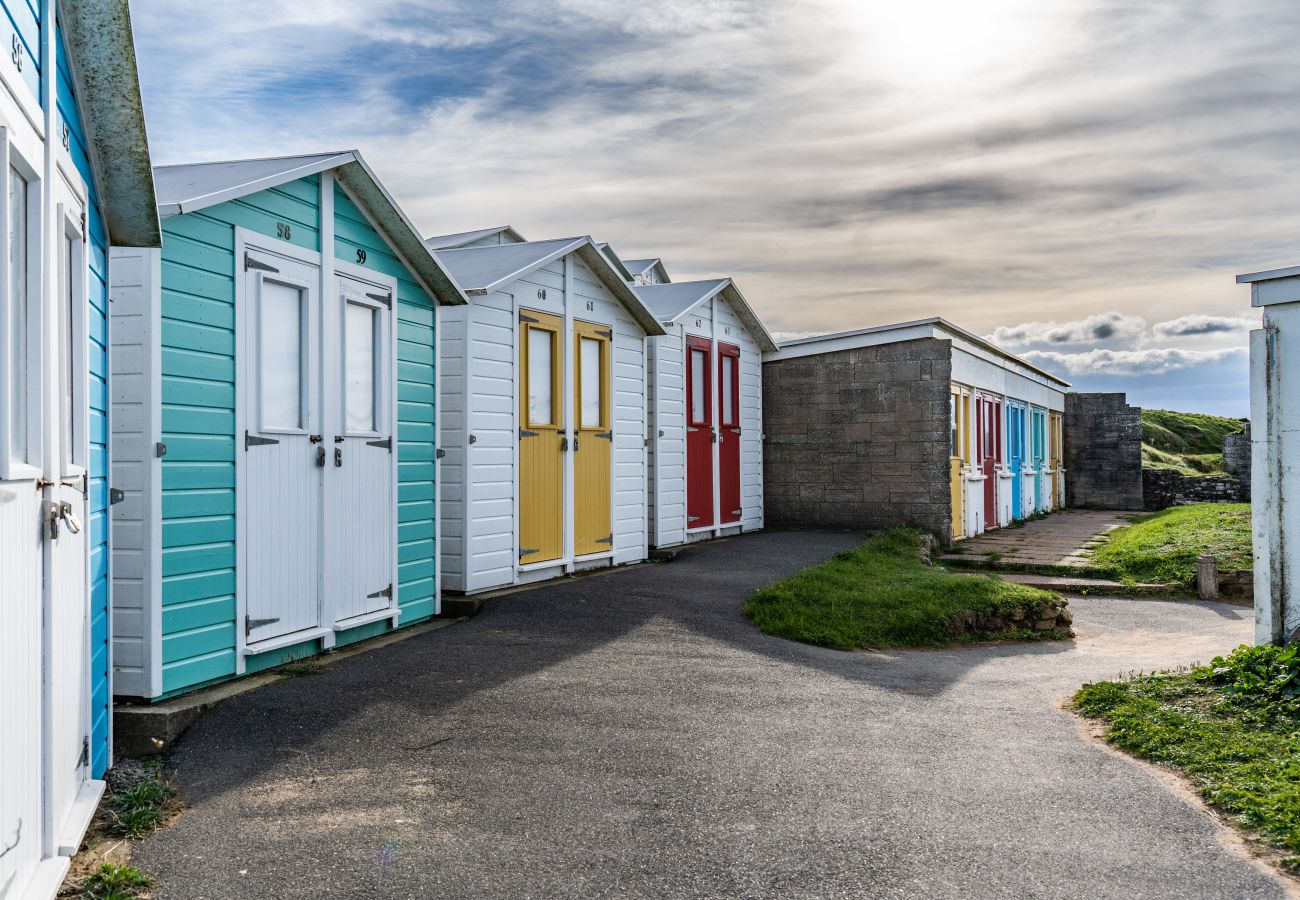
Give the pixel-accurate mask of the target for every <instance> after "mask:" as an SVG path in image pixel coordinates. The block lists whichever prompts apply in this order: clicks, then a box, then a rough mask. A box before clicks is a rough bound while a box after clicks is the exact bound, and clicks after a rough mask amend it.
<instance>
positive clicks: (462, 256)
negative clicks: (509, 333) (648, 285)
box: [436, 237, 665, 335]
mask: <svg viewBox="0 0 1300 900" xmlns="http://www.w3.org/2000/svg"><path fill="white" fill-rule="evenodd" d="M571 253H576V254H577V255H578V258H579V259H581V260H582V261H583V262H584V263H586V264H587V267H588V268H589V269H591V271H592V273H593V274H594V275H595V276H596V277H597V278H598V279H600V282H601V284H603V285H604V286H605V288H606V289H607V290H608V291H609V292H610V293H611V294H613V295H614V297H615V299H617V300H618V301H619V302H621V303H622V304H623V305H624V306H625V307H627V310H628V312H630V313H631V314H632V318H634V319H636V321H637V323H638V324H639V325H640V326H641V327H642V328H643V329H645V331H646V333H647V334H652V335H660V334H665V332H664V329H663V326H662V325H660V324H659V321H658V319H656V318H655V317H654V314H653V313H651V312H650V310H649V309H647V308H646V305H645V304H644V303H643V302H642V301H641V298H640V297H639V296H638V295H637V294H636V292H635V291H633V290H632V288H631V287H629V286H628V283H627V281H626V280H625V279H624V278H623V276H622V274H621V273H620V272H619V271H618V270H617V269H615V268H614V266H613V264H612V263H611V262H610V261H609V258H608V257H606V256H605V254H604V253H602V252H601V251H600V250H599V249H598V248H597V247H596V242H595V241H593V240H592V239H591V238H589V237H570V238H559V239H557V240H550V241H528V242H526V243H523V244H500V245H497V246H493V247H461V248H459V249H455V250H439V251H437V254H436V255H437V257H438V259H439V260H440V261H441V262H442V264H443V265H445V266H446V267H447V270H448V271H449V272H450V273H451V274H452V276H453V277H454V278H455V279H456V281H457V282H458V283H460V284H463V285H464V286H465V292H466V293H467V294H469V295H471V296H482V295H485V294H490V293H492V292H493V291H496V290H500V289H502V288H505V287H508V286H509V285H511V284H513V283H514V282H516V281H518V280H519V279H520V278H523V277H524V276H525V275H527V274H528V273H530V272H534V271H536V270H537V269H540V268H541V267H542V266H544V265H547V264H548V263H550V262H552V261H554V260H557V259H560V258H562V257H565V256H568V255H569V254H571Z"/></svg>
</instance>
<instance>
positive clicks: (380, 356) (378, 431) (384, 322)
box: [338, 269, 397, 438]
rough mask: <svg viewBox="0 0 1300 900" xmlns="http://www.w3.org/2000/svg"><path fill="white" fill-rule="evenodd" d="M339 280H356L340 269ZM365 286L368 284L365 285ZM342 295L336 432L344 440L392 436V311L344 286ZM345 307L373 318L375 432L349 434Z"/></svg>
mask: <svg viewBox="0 0 1300 900" xmlns="http://www.w3.org/2000/svg"><path fill="white" fill-rule="evenodd" d="M338 274H339V275H340V276H341V277H343V278H346V279H347V280H348V281H352V282H353V283H354V284H355V283H356V282H357V281H358V280H359V279H357V278H355V277H354V276H352V275H349V274H347V273H345V272H344V271H343V270H342V269H340V270H339V273H338ZM367 286H369V285H367ZM373 286H374V287H376V288H377V289H379V290H386V288H383V287H381V286H379V285H373ZM340 293H341V294H342V299H343V306H342V309H341V310H340V313H341V315H342V322H341V323H340V325H339V328H340V334H341V336H342V340H341V341H340V343H339V346H340V348H341V352H340V359H339V369H340V371H339V375H340V377H341V379H342V390H341V391H340V392H339V410H338V413H339V423H340V430H339V433H340V434H343V435H346V436H348V437H370V438H380V437H385V436H388V435H391V434H393V432H394V431H395V430H396V429H394V428H393V418H392V411H391V410H390V406H392V399H393V398H392V379H393V378H394V377H395V376H394V375H393V373H394V372H395V371H396V370H395V366H396V362H397V359H396V353H395V351H394V349H393V347H392V343H393V340H392V332H393V331H394V328H393V321H392V320H393V317H394V316H396V314H397V313H396V311H395V310H393V309H392V307H390V306H388V305H386V304H384V303H382V302H380V301H378V300H375V299H374V298H373V297H370V296H367V293H366V292H365V291H357V290H355V289H352V290H350V289H349V286H348V285H346V284H345V285H343V289H342V291H341V292H340ZM392 297H393V300H392V302H394V303H395V302H397V301H396V297H397V292H396V290H394V291H393V292H392ZM348 304H352V305H353V306H360V307H363V308H365V309H369V310H370V314H371V315H372V316H373V317H374V318H373V319H372V320H371V321H372V322H373V323H374V331H373V334H372V337H371V340H372V342H373V344H374V349H373V353H374V356H373V358H372V365H373V368H374V372H373V374H372V376H371V377H372V378H373V379H374V382H373V389H374V403H375V430H373V431H353V430H351V429H350V428H348V398H347V375H348V373H347V346H348V315H347V308H348Z"/></svg>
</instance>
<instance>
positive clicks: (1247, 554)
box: [1092, 503, 1251, 587]
mask: <svg viewBox="0 0 1300 900" xmlns="http://www.w3.org/2000/svg"><path fill="white" fill-rule="evenodd" d="M1206 554H1210V555H1213V556H1217V557H1218V558H1219V568H1220V569H1249V568H1250V567H1251V551H1250V504H1249V503H1196V504H1192V505H1190V506H1175V507H1172V508H1171V509H1166V510H1162V511H1160V512H1157V513H1151V514H1150V515H1144V516H1135V517H1134V518H1133V524H1132V525H1126V526H1124V527H1123V528H1117V529H1116V530H1115V531H1112V532H1111V533H1110V536H1109V539H1108V540H1107V541H1106V543H1104V544H1102V545H1101V546H1100V547H1098V548H1097V549H1096V550H1095V551H1094V552H1093V554H1092V562H1093V563H1094V564H1095V565H1097V566H1099V567H1102V568H1105V569H1108V570H1110V571H1113V572H1114V573H1115V574H1116V576H1117V577H1119V578H1121V579H1124V580H1128V581H1141V582H1158V583H1169V584H1180V585H1183V586H1185V587H1191V586H1192V585H1193V584H1195V582H1196V558H1197V557H1198V556H1203V555H1206Z"/></svg>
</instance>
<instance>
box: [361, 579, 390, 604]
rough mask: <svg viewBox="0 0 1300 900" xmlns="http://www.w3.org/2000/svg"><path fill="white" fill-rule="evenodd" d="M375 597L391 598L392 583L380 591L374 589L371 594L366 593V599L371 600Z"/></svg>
mask: <svg viewBox="0 0 1300 900" xmlns="http://www.w3.org/2000/svg"><path fill="white" fill-rule="evenodd" d="M376 597H387V598H388V599H390V600H391V599H392V598H393V585H392V584H391V583H390V584H389V585H388V587H386V588H384V589H383V590H382V591H375V592H374V593H373V594H366V599H367V600H373V599H374V598H376Z"/></svg>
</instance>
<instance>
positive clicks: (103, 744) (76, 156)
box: [11, 3, 112, 778]
mask: <svg viewBox="0 0 1300 900" xmlns="http://www.w3.org/2000/svg"><path fill="white" fill-rule="evenodd" d="M17 5H18V4H17V3H12V4H11V6H17ZM57 46H58V66H57V70H58V82H57V89H56V97H55V106H56V107H57V110H58V114H59V120H60V121H62V122H63V123H64V125H65V126H66V127H67V130H68V152H69V153H70V154H71V156H72V161H73V163H74V164H75V165H76V167H77V171H78V172H80V173H81V177H82V179H84V180H85V182H86V185H87V187H88V190H89V199H90V203H89V208H88V210H87V215H86V230H87V232H88V240H87V243H86V249H87V255H88V261H89V264H90V278H89V284H90V289H89V295H88V297H87V299H88V300H89V306H90V308H89V321H88V328H87V334H88V338H89V343H90V346H89V352H88V354H87V356H88V360H89V368H90V386H89V390H88V392H87V395H86V399H87V405H88V406H89V408H90V459H89V469H90V523H89V525H90V527H89V530H88V533H89V536H90V537H89V540H90V634H91V649H90V652H91V659H90V681H91V701H90V702H91V721H90V747H91V770H92V772H93V774H94V776H95V777H96V778H98V777H100V776H101V775H103V774H104V770H105V768H107V766H108V755H109V720H110V717H111V715H112V697H111V691H110V684H111V673H110V671H109V668H110V665H109V641H110V636H109V627H108V624H109V623H108V610H109V599H108V586H109V571H108V566H109V551H108V440H109V428H108V404H109V399H108V370H109V367H108V231H107V228H106V227H105V225H104V216H103V213H102V211H101V210H100V207H99V198H98V193H97V191H96V190H95V178H94V172H93V170H92V168H91V165H90V155H89V149H88V145H87V140H86V130H85V128H84V127H83V125H82V120H81V113H80V110H79V109H78V106H77V98H76V91H75V88H74V87H73V83H72V75H71V67H70V66H69V63H68V56H67V53H66V52H65V51H64V48H63V41H62V39H61V38H60V40H59V41H58V42H57ZM24 72H26V68H24Z"/></svg>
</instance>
